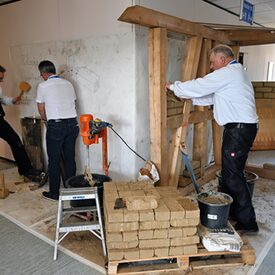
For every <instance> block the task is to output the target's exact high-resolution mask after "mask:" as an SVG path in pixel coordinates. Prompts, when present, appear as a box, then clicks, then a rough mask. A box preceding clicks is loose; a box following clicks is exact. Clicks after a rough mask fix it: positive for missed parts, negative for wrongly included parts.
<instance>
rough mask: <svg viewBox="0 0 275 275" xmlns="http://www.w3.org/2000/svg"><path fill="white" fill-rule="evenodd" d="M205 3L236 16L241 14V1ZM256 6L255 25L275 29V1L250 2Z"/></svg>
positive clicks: (217, 0)
mask: <svg viewBox="0 0 275 275" xmlns="http://www.w3.org/2000/svg"><path fill="white" fill-rule="evenodd" d="M203 1H204V2H208V3H213V4H214V5H216V6H219V7H222V8H224V9H226V10H228V11H230V12H232V13H234V14H236V15H238V16H239V14H240V3H241V1H240V0H209V1H208V0H207V1H206V0H203ZM249 2H250V3H251V4H253V5H255V13H254V25H255V26H257V24H256V23H258V24H260V25H262V26H264V27H270V28H275V0H250V1H249Z"/></svg>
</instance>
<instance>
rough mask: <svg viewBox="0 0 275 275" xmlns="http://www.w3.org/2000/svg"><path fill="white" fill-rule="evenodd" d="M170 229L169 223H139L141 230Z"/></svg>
mask: <svg viewBox="0 0 275 275" xmlns="http://www.w3.org/2000/svg"><path fill="white" fill-rule="evenodd" d="M169 227H170V223H169V221H152V222H140V223H139V229H140V230H151V229H165V228H169Z"/></svg>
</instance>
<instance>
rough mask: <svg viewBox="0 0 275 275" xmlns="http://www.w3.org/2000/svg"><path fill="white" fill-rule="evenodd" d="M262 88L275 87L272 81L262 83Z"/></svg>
mask: <svg viewBox="0 0 275 275" xmlns="http://www.w3.org/2000/svg"><path fill="white" fill-rule="evenodd" d="M253 86H254V85H253ZM264 86H266V87H275V82H274V81H268V82H264Z"/></svg>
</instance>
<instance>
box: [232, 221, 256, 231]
mask: <svg viewBox="0 0 275 275" xmlns="http://www.w3.org/2000/svg"><path fill="white" fill-rule="evenodd" d="M235 230H237V231H239V232H241V233H248V234H257V233H258V232H259V227H258V225H257V223H256V222H254V223H251V224H248V225H245V224H242V223H240V222H237V223H236V224H235Z"/></svg>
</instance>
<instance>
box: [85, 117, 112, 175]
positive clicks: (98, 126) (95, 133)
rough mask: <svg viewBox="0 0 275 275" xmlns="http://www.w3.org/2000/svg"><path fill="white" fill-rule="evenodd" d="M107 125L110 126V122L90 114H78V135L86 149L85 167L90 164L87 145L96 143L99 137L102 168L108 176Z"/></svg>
mask: <svg viewBox="0 0 275 275" xmlns="http://www.w3.org/2000/svg"><path fill="white" fill-rule="evenodd" d="M107 127H112V124H110V123H108V122H105V121H102V120H100V119H94V118H93V116H92V115H91V114H83V115H81V116H80V135H81V136H82V140H83V143H84V145H86V149H87V167H86V168H88V167H89V164H90V157H89V146H90V145H92V144H98V143H99V139H101V140H102V168H103V170H104V172H105V175H106V176H108V171H109V166H108V147H107Z"/></svg>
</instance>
